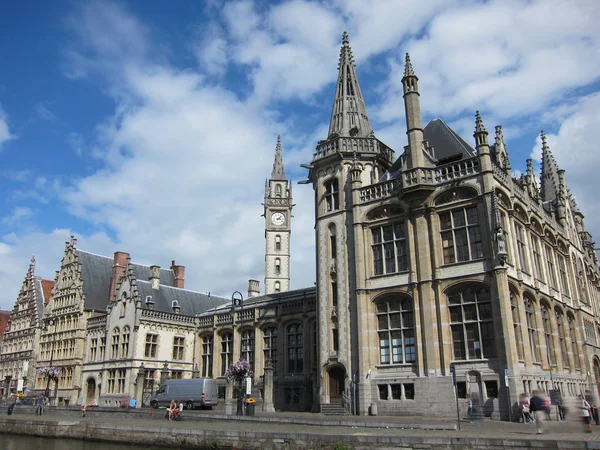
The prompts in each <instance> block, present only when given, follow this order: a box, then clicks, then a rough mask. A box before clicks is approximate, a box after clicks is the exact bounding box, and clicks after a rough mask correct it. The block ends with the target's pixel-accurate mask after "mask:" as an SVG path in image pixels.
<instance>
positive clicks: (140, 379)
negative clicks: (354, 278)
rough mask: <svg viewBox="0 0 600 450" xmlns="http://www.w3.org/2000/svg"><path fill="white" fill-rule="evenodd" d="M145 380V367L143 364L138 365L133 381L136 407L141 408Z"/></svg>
mask: <svg viewBox="0 0 600 450" xmlns="http://www.w3.org/2000/svg"><path fill="white" fill-rule="evenodd" d="M145 381H146V369H144V364H142V365H141V366H140V370H139V371H138V373H137V377H136V381H135V399H136V400H137V403H136V406H135V407H136V408H141V407H142V403H143V401H144V400H143V399H144V382H145Z"/></svg>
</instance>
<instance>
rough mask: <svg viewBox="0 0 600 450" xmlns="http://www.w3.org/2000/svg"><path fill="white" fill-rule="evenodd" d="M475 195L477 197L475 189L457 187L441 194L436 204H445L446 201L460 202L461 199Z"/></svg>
mask: <svg viewBox="0 0 600 450" xmlns="http://www.w3.org/2000/svg"><path fill="white" fill-rule="evenodd" d="M475 197H477V192H476V191H475V190H474V189H472V188H468V187H457V188H453V189H450V190H449V191H447V192H444V193H443V194H441V195H439V196H438V197H437V199H436V200H435V204H436V206H439V205H445V204H446V203H453V202H458V201H460V200H467V199H470V198H475Z"/></svg>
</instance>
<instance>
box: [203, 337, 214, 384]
mask: <svg viewBox="0 0 600 450" xmlns="http://www.w3.org/2000/svg"><path fill="white" fill-rule="evenodd" d="M212 367H213V336H212V334H206V335H204V336H202V376H203V377H204V378H212V376H213V368H212Z"/></svg>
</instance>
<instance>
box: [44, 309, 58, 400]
mask: <svg viewBox="0 0 600 450" xmlns="http://www.w3.org/2000/svg"><path fill="white" fill-rule="evenodd" d="M52 325H54V319H48V321H47V322H46V327H45V329H44V331H48V328H49V327H51V326H52ZM53 331H54V333H53V334H52V345H51V346H50V366H49V367H50V368H52V361H53V359H54V341H55V340H56V327H54V330H53ZM46 378H47V381H46V390H45V391H44V396H45V397H46V398H48V399H49V398H50V379H51V378H52V376H51V375H50V373H48V374H47V375H46Z"/></svg>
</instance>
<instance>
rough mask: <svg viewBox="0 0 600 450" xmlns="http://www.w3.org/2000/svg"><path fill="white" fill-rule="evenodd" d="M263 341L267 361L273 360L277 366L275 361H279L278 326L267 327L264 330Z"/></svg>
mask: <svg viewBox="0 0 600 450" xmlns="http://www.w3.org/2000/svg"><path fill="white" fill-rule="evenodd" d="M263 342H264V345H263V352H264V355H265V362H266V361H271V363H273V366H275V363H276V362H277V328H275V327H269V328H265V330H264V331H263Z"/></svg>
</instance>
